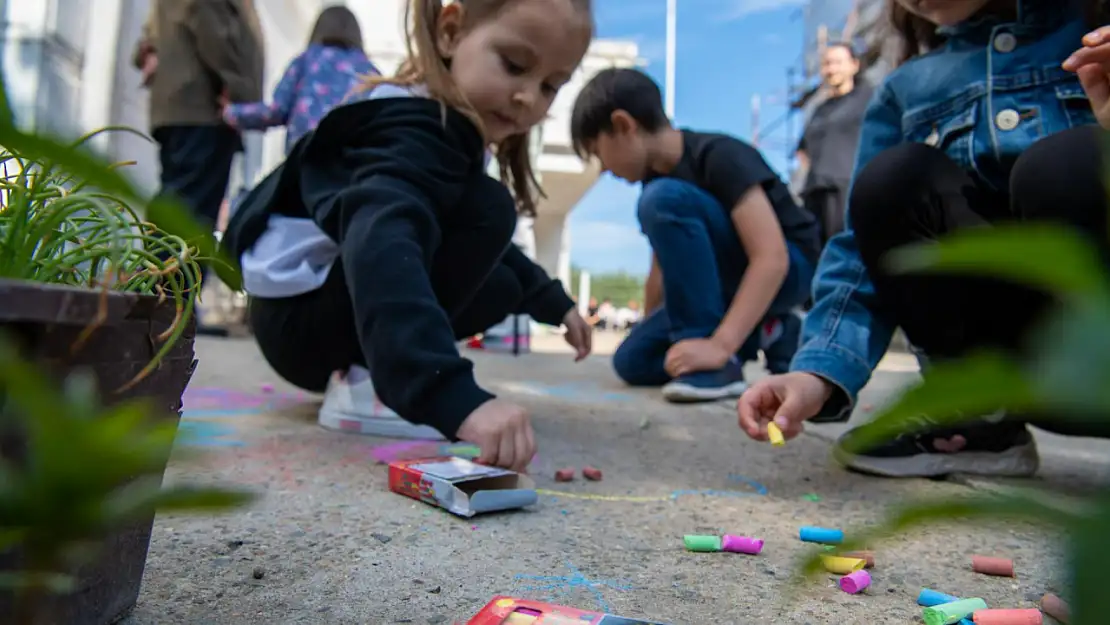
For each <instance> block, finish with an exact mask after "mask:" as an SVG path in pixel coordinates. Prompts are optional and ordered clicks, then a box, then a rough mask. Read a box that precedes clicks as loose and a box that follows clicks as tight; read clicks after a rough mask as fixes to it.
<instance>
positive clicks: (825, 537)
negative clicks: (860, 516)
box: [798, 527, 844, 545]
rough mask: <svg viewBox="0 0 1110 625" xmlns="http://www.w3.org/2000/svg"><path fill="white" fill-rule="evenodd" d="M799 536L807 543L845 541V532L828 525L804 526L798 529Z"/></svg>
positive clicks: (836, 542) (832, 543)
mask: <svg viewBox="0 0 1110 625" xmlns="http://www.w3.org/2000/svg"><path fill="white" fill-rule="evenodd" d="M798 538H801V539H802V540H803V541H805V542H807V543H822V544H825V545H839V544H840V543H842V542H844V532H843V531H841V530H835V529H829V528H827V527H803V528H801V529H800V530H798Z"/></svg>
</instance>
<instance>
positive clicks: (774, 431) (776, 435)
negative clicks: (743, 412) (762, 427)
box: [767, 422, 786, 447]
mask: <svg viewBox="0 0 1110 625" xmlns="http://www.w3.org/2000/svg"><path fill="white" fill-rule="evenodd" d="M767 438H769V439H771V444H772V445H774V446H775V447H782V446H783V445H785V444H786V439H785V438H783V436H782V430H780V429H779V426H777V425H775V424H774V422H771V423H768V424H767Z"/></svg>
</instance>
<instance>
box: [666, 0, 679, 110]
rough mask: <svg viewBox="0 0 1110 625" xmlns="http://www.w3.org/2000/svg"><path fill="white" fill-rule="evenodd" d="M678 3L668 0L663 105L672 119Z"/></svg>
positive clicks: (675, 0) (676, 0)
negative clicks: (665, 74)
mask: <svg viewBox="0 0 1110 625" xmlns="http://www.w3.org/2000/svg"><path fill="white" fill-rule="evenodd" d="M677 4H678V0H667V70H666V73H667V76H666V85H665V86H664V89H665V97H664V100H663V102H664V104H663V107H664V111H665V112H666V113H667V117H669V118H671V119H672V120H673V119H674V93H675V85H674V75H675V68H674V65H675V38H676V32H675V31H676V26H677V21H678V19H677V18H678V15H677V12H678V7H677Z"/></svg>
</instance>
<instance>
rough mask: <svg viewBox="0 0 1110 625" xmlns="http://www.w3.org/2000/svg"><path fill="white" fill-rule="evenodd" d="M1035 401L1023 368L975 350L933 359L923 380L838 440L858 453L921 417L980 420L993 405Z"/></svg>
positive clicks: (1014, 406) (943, 421)
mask: <svg viewBox="0 0 1110 625" xmlns="http://www.w3.org/2000/svg"><path fill="white" fill-rule="evenodd" d="M1037 405H1039V397H1038V396H1037V393H1036V392H1035V391H1034V387H1033V385H1032V384H1031V383H1030V381H1029V379H1028V377H1027V376H1026V374H1025V372H1024V371H1023V370H1022V368H1021V366H1019V365H1018V364H1017V363H1015V362H1013V361H1011V360H1009V359H1007V358H1006V357H1005V356H1003V355H1001V354H997V353H989V352H984V353H979V354H975V355H972V356H969V357H968V358H966V359H964V360H962V361H956V362H946V363H938V364H936V365H935V366H934V367H933V368H931V369H930V370H929V372H928V374H927V375H926V376H925V379H924V381H923V382H922V383H921V384H920V385H918V386H916V387H914V388H911V389H910V390H908V391H906V393H905V394H903V395H902V397H901V398H900V399H899V400H898V401H896V402H895V403H894V404H892V405H890V406H889V407H887V408H886V409H885V410H883V411H882V412H881V413H880V414H879V415H878V416H876V417H875V419H874V420H872V421H871V422H869V423H866V424H864V425H862V426H860V427H858V428H856V429H854V430H852V435H851V436H850V437H845V438H844V439H842V442H841V445H840V446H841V449H843V451H844V452H847V453H850V454H851V453H859V452H861V451H863V450H866V449H869V448H872V447H874V446H875V445H877V444H880V443H884V442H886V441H888V440H890V439H892V438H895V437H897V436H898V435H899V434H903V433H906V432H910V431H913V430H916V429H918V428H920V427H921V422H920V421H921V417H922V416H927V417H928V418H929V420H930V421H932V422H934V423H937V424H940V425H952V424H957V423H961V422H964V421H969V420H972V419H977V418H981V417H982V415H984V414H988V413H991V412H994V411H996V410H999V409H1007V410H1025V409H1029V408H1032V407H1035V406H1037Z"/></svg>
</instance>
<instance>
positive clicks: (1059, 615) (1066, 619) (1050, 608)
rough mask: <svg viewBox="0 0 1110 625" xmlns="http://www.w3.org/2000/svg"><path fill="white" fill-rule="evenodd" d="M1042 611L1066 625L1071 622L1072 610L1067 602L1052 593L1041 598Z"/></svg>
mask: <svg viewBox="0 0 1110 625" xmlns="http://www.w3.org/2000/svg"><path fill="white" fill-rule="evenodd" d="M1041 610H1043V611H1044V613H1045V614H1047V615H1049V616H1051V617H1052V618H1054V619H1056V620H1057V621H1060V622H1061V623H1064V625H1067V624H1068V623H1070V622H1071V608H1070V607H1069V606H1068V604H1067V602H1066V601H1064V600H1063V599H1061V598H1059V597H1057V596H1056V595H1054V594H1052V593H1048V594H1046V595H1045V596H1043V597H1041Z"/></svg>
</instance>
